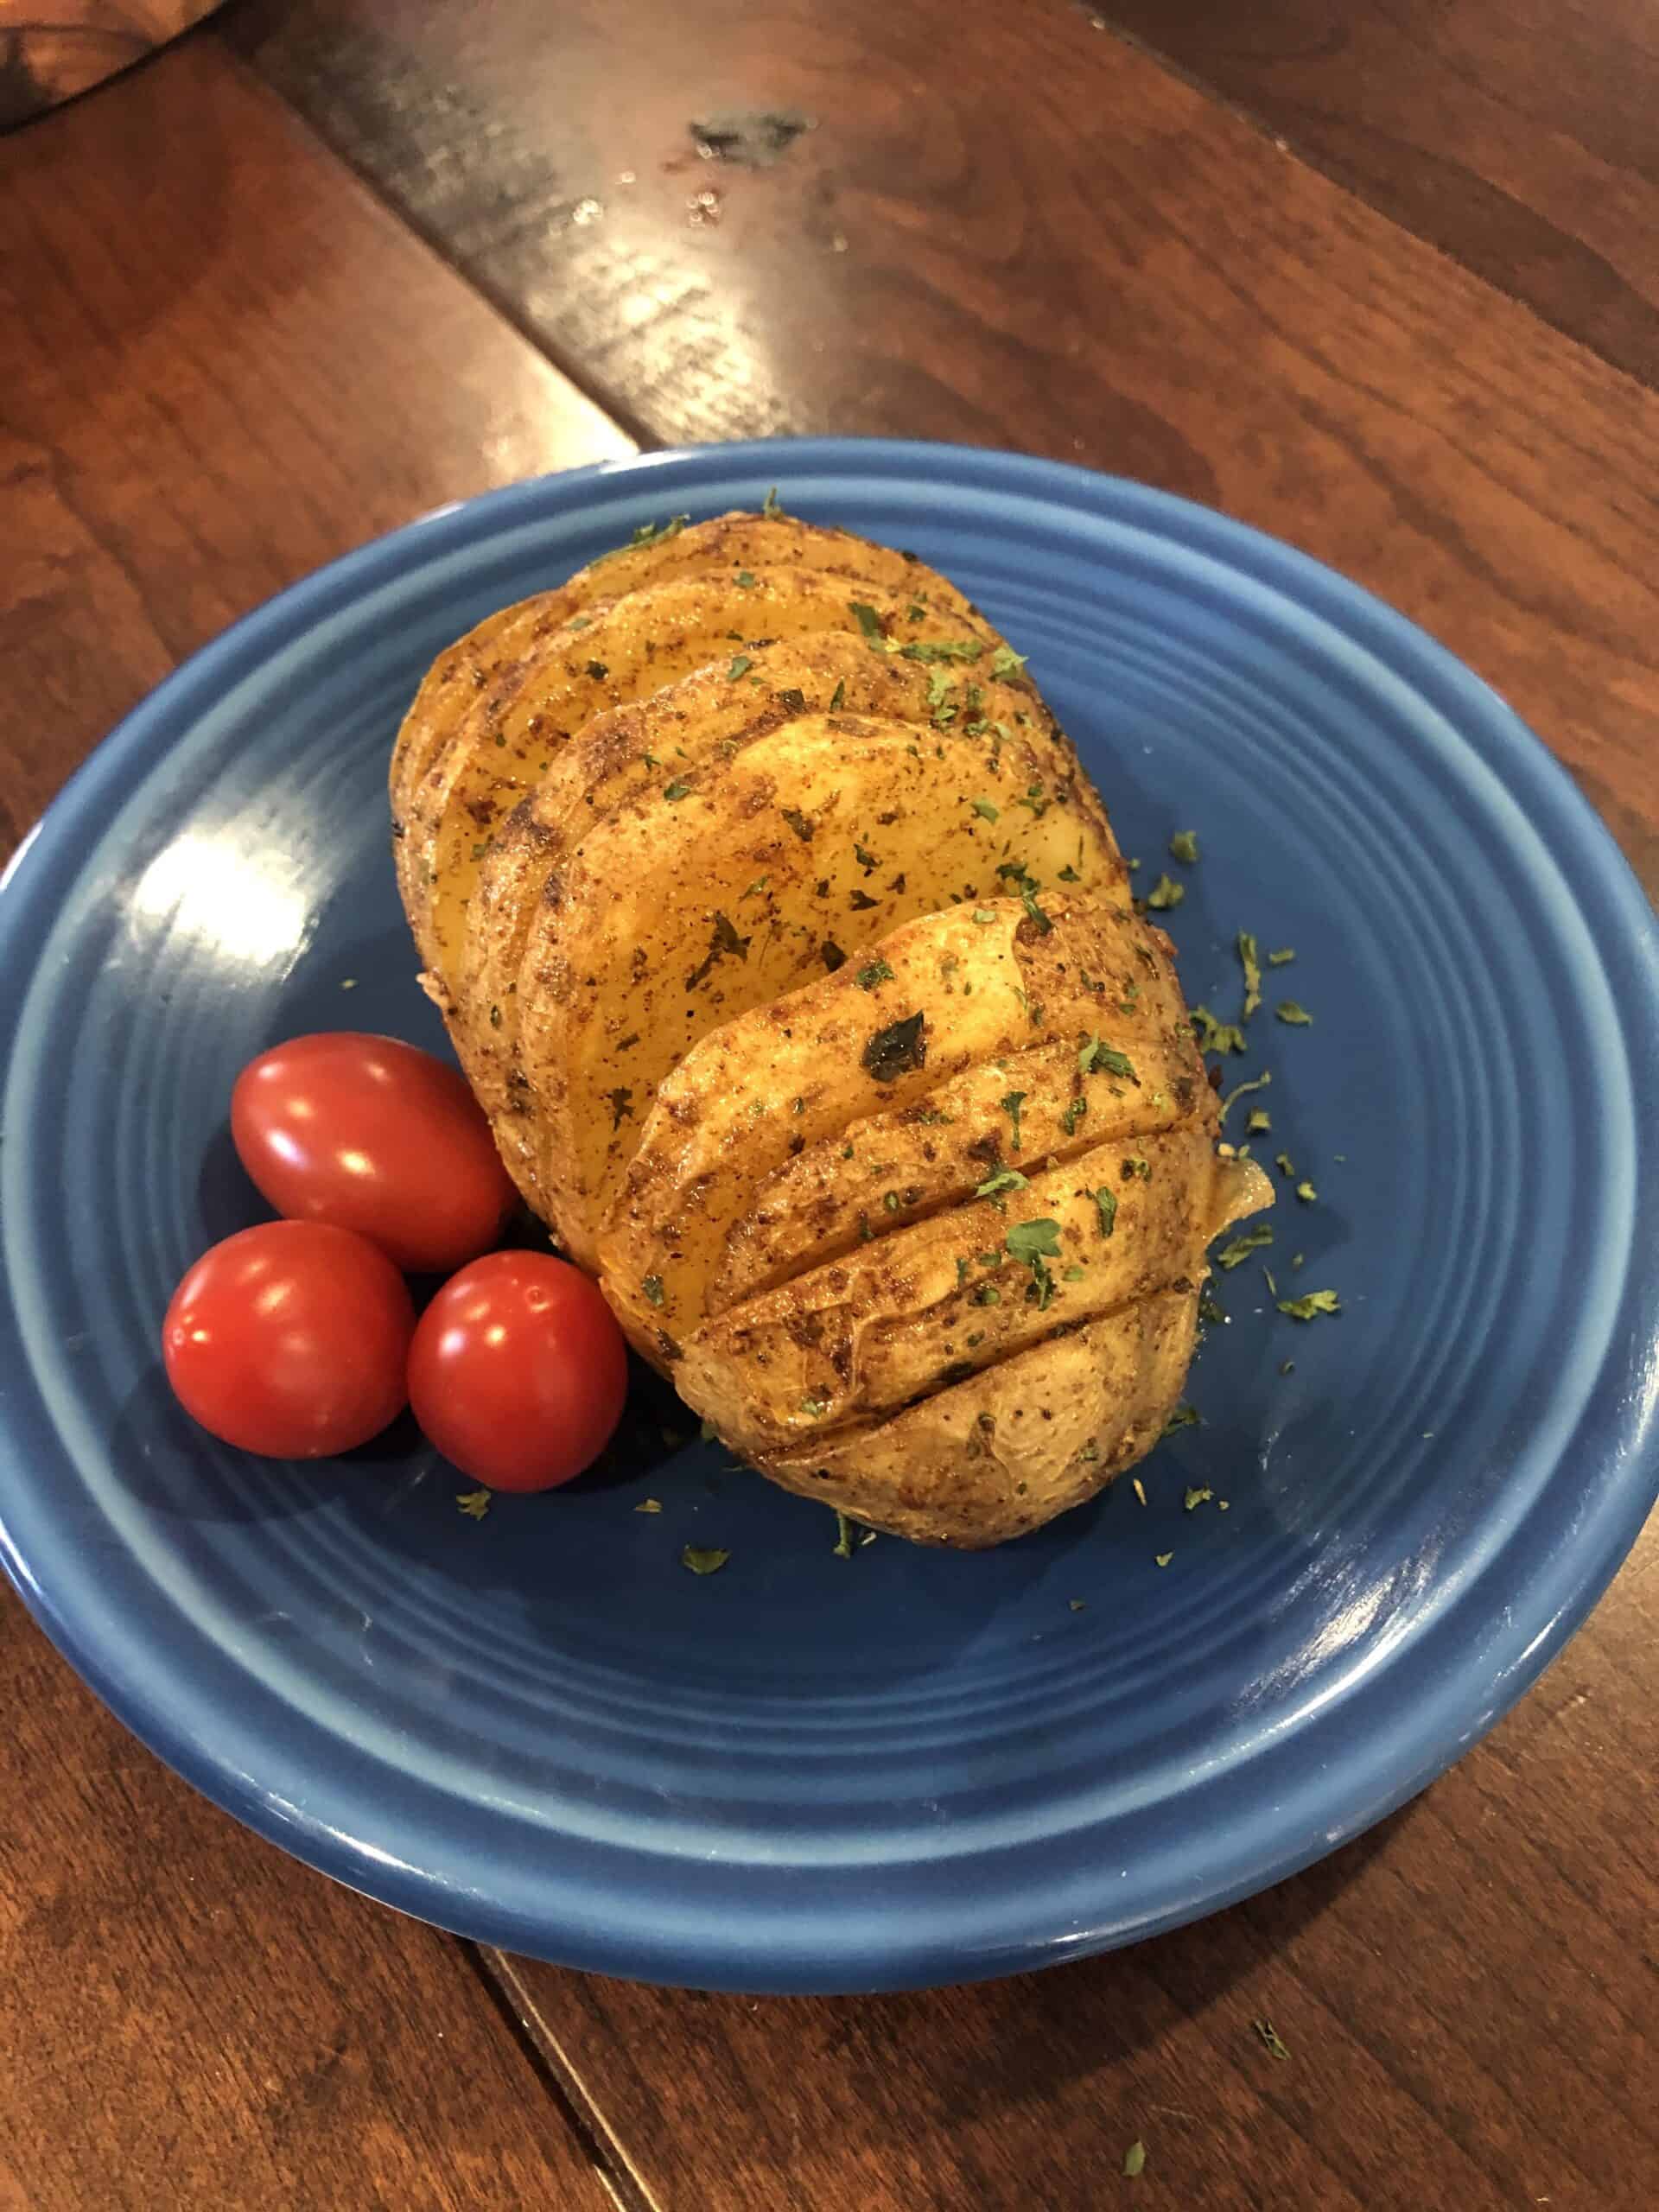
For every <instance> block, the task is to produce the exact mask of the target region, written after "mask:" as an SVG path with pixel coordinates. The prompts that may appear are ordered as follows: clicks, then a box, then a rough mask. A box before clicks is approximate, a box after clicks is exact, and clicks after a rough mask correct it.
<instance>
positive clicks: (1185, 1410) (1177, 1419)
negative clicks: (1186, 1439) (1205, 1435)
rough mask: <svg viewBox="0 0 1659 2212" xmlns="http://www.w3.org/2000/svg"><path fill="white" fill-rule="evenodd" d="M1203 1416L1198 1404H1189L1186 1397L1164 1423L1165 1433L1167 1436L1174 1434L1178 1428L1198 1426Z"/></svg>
mask: <svg viewBox="0 0 1659 2212" xmlns="http://www.w3.org/2000/svg"><path fill="white" fill-rule="evenodd" d="M1203 1418H1204V1417H1203V1415H1202V1414H1200V1413H1199V1411H1198V1408H1197V1407H1196V1406H1189V1405H1188V1404H1187V1402H1186V1401H1185V1398H1183V1399H1182V1401H1181V1402H1180V1404H1179V1406H1177V1407H1176V1408H1175V1410H1174V1412H1173V1414H1171V1415H1170V1417H1169V1419H1168V1420H1167V1421H1166V1422H1165V1423H1164V1430H1163V1433H1164V1434H1165V1435H1166V1436H1173V1435H1174V1433H1175V1432H1176V1430H1177V1429H1178V1428H1197V1427H1200V1426H1201V1424H1202V1421H1203Z"/></svg>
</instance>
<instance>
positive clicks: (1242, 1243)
mask: <svg viewBox="0 0 1659 2212" xmlns="http://www.w3.org/2000/svg"><path fill="white" fill-rule="evenodd" d="M1272 1242H1273V1229H1272V1226H1271V1224H1268V1222H1265V1221H1264V1222H1261V1223H1259V1224H1257V1225H1256V1227H1255V1228H1254V1229H1247V1230H1245V1232H1244V1234H1243V1236H1235V1237H1234V1239H1233V1241H1232V1243H1230V1244H1224V1245H1223V1246H1222V1248H1221V1249H1220V1251H1219V1252H1217V1255H1216V1265H1217V1267H1218V1268H1236V1267H1237V1266H1238V1264H1239V1262H1241V1261H1242V1260H1248V1259H1249V1256H1250V1255H1251V1253H1252V1252H1259V1251H1261V1250H1262V1249H1263V1247H1264V1246H1266V1245H1268V1244H1271V1243H1272Z"/></svg>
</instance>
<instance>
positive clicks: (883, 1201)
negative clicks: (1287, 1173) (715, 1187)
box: [707, 914, 1215, 1313]
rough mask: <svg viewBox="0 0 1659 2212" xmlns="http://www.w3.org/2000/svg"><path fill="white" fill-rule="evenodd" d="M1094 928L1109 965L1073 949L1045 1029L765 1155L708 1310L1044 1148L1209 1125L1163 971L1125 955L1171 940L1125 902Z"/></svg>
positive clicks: (1041, 1158) (1210, 1111)
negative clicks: (1033, 1040)
mask: <svg viewBox="0 0 1659 2212" xmlns="http://www.w3.org/2000/svg"><path fill="white" fill-rule="evenodd" d="M1114 924H1115V925H1116V936H1117V938H1118V939H1119V942H1118V944H1116V946H1113V945H1111V944H1110V939H1111V937H1112V935H1113V934H1114V931H1113V925H1114ZM1099 940H1100V941H1098V942H1097V947H1096V955H1095V957H1096V958H1099V957H1101V955H1102V954H1103V953H1104V954H1105V955H1106V957H1107V958H1108V959H1109V961H1110V962H1111V965H1110V966H1109V968H1107V969H1106V970H1105V972H1104V974H1103V973H1102V971H1101V970H1100V969H1090V967H1089V966H1088V963H1086V962H1084V963H1082V968H1083V976H1078V974H1077V971H1076V969H1074V970H1073V972H1072V974H1071V976H1069V977H1066V978H1064V979H1062V980H1061V982H1060V987H1059V988H1058V989H1057V988H1054V987H1053V986H1052V985H1050V986H1048V987H1047V989H1046V996H1045V999H1044V1000H1043V1001H1041V1003H1043V1009H1044V1033H1045V1034H1046V1035H1047V1034H1049V1033H1055V1034H1054V1036H1053V1041H1052V1043H1046V1044H1041V1045H1032V1046H1027V1048H1026V1049H1025V1050H1024V1051H1023V1052H1013V1053H1001V1054H999V1055H998V1056H997V1057H996V1058H995V1059H994V1060H988V1061H984V1062H982V1063H981V1065H978V1066H977V1067H973V1068H969V1069H966V1070H964V1071H963V1072H962V1073H961V1074H960V1075H957V1076H953V1077H950V1079H949V1080H948V1081H945V1082H942V1083H940V1084H938V1085H937V1086H936V1087H935V1088H933V1089H932V1090H929V1091H928V1093H927V1095H926V1096H925V1097H924V1098H919V1099H918V1100H916V1101H915V1102H914V1103H913V1104H911V1105H908V1106H905V1107H900V1108H898V1109H893V1110H889V1111H887V1112H885V1113H880V1114H875V1115H871V1116H867V1117H865V1118H864V1119H862V1120H860V1121H857V1122H852V1123H849V1125H848V1126H847V1127H846V1128H842V1129H841V1130H839V1131H837V1132H836V1134H835V1135H833V1136H829V1137H826V1138H821V1139H820V1140H819V1141H818V1142H817V1143H816V1144H814V1145H810V1146H808V1147H805V1148H804V1149H803V1150H802V1151H801V1152H799V1153H798V1154H796V1155H795V1156H794V1158H792V1159H790V1160H785V1161H784V1162H783V1163H782V1165H781V1166H778V1167H775V1168H774V1169H773V1170H772V1173H770V1174H769V1175H768V1176H767V1177H766V1179H765V1181H764V1182H763V1183H761V1184H760V1185H759V1187H758V1188H757V1189H756V1191H755V1193H754V1199H753V1206H752V1207H751V1210H750V1211H749V1212H748V1213H747V1214H746V1215H745V1216H744V1217H743V1218H742V1219H741V1220H740V1221H738V1222H737V1223H736V1224H734V1226H733V1228H732V1230H731V1231H730V1233H729V1235H728V1239H727V1243H726V1249H725V1251H724V1254H723V1255H722V1256H721V1263H720V1267H719V1269H718V1272H717V1273H716V1274H715V1278H714V1281H713V1282H712V1284H711V1286H710V1287H709V1294H708V1300H707V1310H708V1311H709V1313H724V1312H725V1311H726V1310H727V1309H728V1307H729V1306H733V1305H734V1304H735V1303H736V1302H737V1300H739V1299H741V1298H746V1297H751V1296H753V1294H755V1293H756V1292H758V1291H761V1290H765V1289H766V1288H769V1287H771V1285H772V1284H773V1283H776V1282H781V1281H785V1280H786V1279H787V1278H788V1277H790V1276H791V1275H796V1274H800V1273H801V1272H802V1271H803V1270H804V1269H805V1268H811V1267H816V1266H817V1265H819V1264H820V1263H821V1262H823V1261H825V1260H828V1259H833V1258H835V1257H836V1256H837V1255H839V1254H841V1253H843V1252H849V1251H851V1250H853V1249H854V1248H855V1246H857V1245H858V1244H860V1243H862V1242H864V1241H866V1240H867V1239H868V1236H870V1235H871V1234H873V1233H875V1232H882V1231H886V1230H893V1229H898V1228H901V1227H902V1226H903V1225H904V1224H906V1222H909V1221H912V1220H914V1219H916V1218H917V1217H918V1216H920V1215H923V1214H927V1213H931V1212H933V1211H936V1210H937V1209H938V1207H940V1206H941V1205H950V1204H951V1203H953V1202H955V1201H957V1200H958V1199H961V1198H965V1197H966V1196H968V1195H969V1193H970V1192H972V1191H974V1190H975V1189H976V1187H977V1186H978V1185H980V1184H981V1183H982V1182H983V1181H984V1180H985V1179H986V1177H987V1175H988V1174H989V1173H991V1172H993V1170H994V1169H995V1168H1000V1167H1015V1168H1019V1169H1021V1170H1022V1171H1023V1172H1024V1173H1026V1174H1027V1175H1035V1174H1036V1173H1038V1170H1039V1168H1040V1167H1041V1166H1043V1164H1044V1163H1045V1162H1046V1161H1047V1160H1066V1159H1070V1158H1071V1157H1072V1156H1073V1155H1074V1154H1078V1153H1082V1152H1085V1151H1087V1150H1088V1149H1089V1148H1090V1147H1091V1146H1094V1145H1097V1144H1100V1143H1103V1142H1104V1141H1107V1140H1108V1139H1109V1138H1116V1137H1120V1136H1122V1137H1127V1136H1129V1135H1136V1134H1139V1135H1143V1136H1150V1135H1155V1134H1156V1133H1157V1132H1159V1131H1160V1130H1164V1129H1171V1128H1175V1127H1177V1126H1178V1125H1179V1124H1182V1123H1194V1124H1196V1125H1197V1126H1198V1127H1200V1128H1203V1129H1204V1131H1205V1135H1206V1136H1210V1135H1213V1134H1214V1127H1215V1100H1214V1095H1213V1093H1212V1092H1211V1090H1210V1088H1209V1085H1208V1084H1206V1083H1205V1078H1204V1060H1203V1056H1202V1054H1201V1053H1200V1052H1199V1051H1198V1046H1196V1044H1195V1043H1194V1041H1193V1037H1192V1025H1191V1023H1190V1022H1189V1021H1188V1020H1187V1015H1186V1008H1185V1005H1184V1003H1183V1002H1182V999H1181V995H1180V987H1179V984H1178V983H1177V982H1176V981H1175V973H1174V969H1173V968H1172V967H1171V966H1170V964H1169V963H1168V961H1167V960H1166V958H1163V957H1161V956H1160V959H1159V962H1158V964H1157V965H1156V966H1155V967H1152V968H1147V967H1145V966H1143V965H1142V964H1141V962H1140V960H1139V959H1138V958H1137V957H1136V954H1137V951H1139V950H1145V948H1146V947H1147V945H1148V944H1160V943H1163V944H1166V943H1167V940H1166V939H1163V938H1162V933H1161V932H1160V931H1152V930H1148V929H1147V926H1146V925H1145V924H1144V923H1141V922H1139V921H1137V920H1136V919H1135V917H1134V916H1133V915H1132V914H1124V915H1121V916H1120V915H1116V914H1113V915H1110V916H1109V917H1103V918H1101V922H1100V925H1099ZM1084 976H1086V978H1087V980H1086V981H1084V980H1083V977H1084ZM1143 985H1144V988H1142V986H1143ZM1126 992H1127V994H1128V995H1125V993H1126ZM1033 995H1034V993H1033Z"/></svg>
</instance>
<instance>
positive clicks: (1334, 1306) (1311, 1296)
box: [1278, 1290, 1342, 1321]
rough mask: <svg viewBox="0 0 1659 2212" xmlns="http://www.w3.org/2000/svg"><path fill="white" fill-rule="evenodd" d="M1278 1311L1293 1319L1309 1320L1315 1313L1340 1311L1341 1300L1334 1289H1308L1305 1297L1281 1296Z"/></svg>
mask: <svg viewBox="0 0 1659 2212" xmlns="http://www.w3.org/2000/svg"><path fill="white" fill-rule="evenodd" d="M1278 1305H1279V1311H1280V1312H1281V1313H1288V1314H1289V1316H1290V1318H1291V1319H1292V1320H1293V1321H1311V1320H1313V1319H1314V1317H1315V1315H1316V1314H1319V1313H1341V1311H1342V1300H1340V1299H1339V1298H1338V1296H1337V1294H1336V1292H1335V1291H1334V1290H1310V1291H1309V1292H1308V1294H1307V1295H1306V1298H1281V1299H1280V1300H1279V1301H1278Z"/></svg>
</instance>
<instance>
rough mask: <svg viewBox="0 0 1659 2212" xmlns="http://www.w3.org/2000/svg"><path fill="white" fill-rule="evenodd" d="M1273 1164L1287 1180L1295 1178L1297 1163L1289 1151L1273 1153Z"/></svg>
mask: <svg viewBox="0 0 1659 2212" xmlns="http://www.w3.org/2000/svg"><path fill="white" fill-rule="evenodd" d="M1273 1164H1274V1166H1275V1167H1276V1168H1277V1169H1278V1170H1279V1173H1281V1175H1282V1176H1283V1177H1284V1178H1285V1179H1286V1180H1287V1182H1288V1181H1291V1180H1293V1179H1294V1176H1295V1173H1296V1163H1295V1161H1294V1160H1292V1158H1291V1156H1290V1154H1288V1153H1287V1152H1275V1153H1274V1155H1273Z"/></svg>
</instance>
